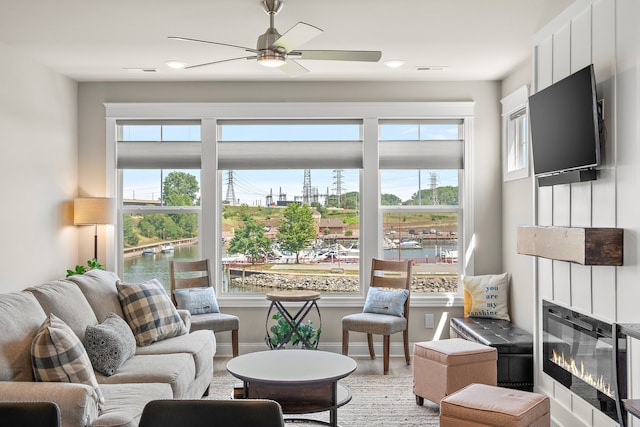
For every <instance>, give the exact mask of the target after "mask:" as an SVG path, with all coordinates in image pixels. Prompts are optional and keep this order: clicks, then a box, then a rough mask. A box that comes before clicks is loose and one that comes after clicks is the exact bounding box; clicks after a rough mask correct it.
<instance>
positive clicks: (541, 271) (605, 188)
mask: <svg viewBox="0 0 640 427" xmlns="http://www.w3.org/2000/svg"><path fill="white" fill-rule="evenodd" d="M639 18H640V13H639V6H638V2H637V0H578V1H576V2H575V3H574V4H573V5H572V6H571V7H570V8H569V9H567V10H566V11H565V12H564V13H563V14H561V15H560V16H558V17H557V18H556V19H555V20H554V21H552V22H551V23H550V24H549V25H547V26H546V27H545V28H543V29H542V30H541V31H540V32H538V33H537V34H536V36H535V37H534V52H533V76H534V78H533V91H532V92H535V91H536V90H540V89H543V88H545V87H547V86H549V85H550V84H552V83H554V82H556V81H558V80H560V79H562V78H564V77H566V76H567V75H569V74H571V73H573V72H575V71H577V70H579V69H581V68H583V67H584V66H586V65H588V64H590V63H593V64H594V67H595V74H596V80H597V92H598V97H599V98H603V99H604V102H605V125H606V128H607V135H606V142H605V144H604V147H603V164H602V166H601V167H600V168H599V176H598V180H597V181H592V182H587V183H574V184H565V185H556V186H552V187H542V188H539V189H537V191H535V190H534V191H535V192H534V193H529V194H533V195H534V196H535V199H534V200H535V207H534V210H533V211H532V212H531V213H530V216H531V218H536V217H537V223H538V224H539V225H555V226H586V227H620V228H623V229H624V233H625V235H624V239H625V245H624V251H625V257H624V266H622V267H587V266H581V265H577V264H570V263H566V262H561V261H550V260H544V259H538V260H537V261H536V264H535V265H536V272H537V283H536V286H537V292H538V294H539V299H538V300H537V301H536V302H537V304H538V306H537V307H535V310H537V311H539V310H540V302H541V299H543V298H544V299H547V300H551V301H555V302H556V303H559V304H561V305H565V306H570V307H573V308H574V309H575V310H577V311H580V312H583V313H585V314H590V315H593V316H594V317H597V318H600V319H602V320H604V321H606V322H614V321H618V322H621V321H623V322H640V312H639V311H638V309H637V304H636V301H637V300H638V298H639V297H640V288H639V287H638V286H637V282H638V277H639V276H638V273H639V272H640V271H639V267H638V239H637V235H638V231H640V212H639V211H640V204H639V203H638V197H637V194H638V183H639V180H640V171H639V169H640V151H639V150H638V141H639V139H638V137H639V136H640V135H639V130H638V114H639V109H638V107H639V105H640V103H639V96H640V92H639V90H638V81H639V79H638V69H639V68H638V56H639V53H640V50H639V47H640V43H639V42H638V30H637V25H638V22H639ZM525 186H526V184H524V185H523V188H522V190H523V191H524V189H525V188H524V187H525ZM534 188H535V187H534ZM519 197H525V196H524V195H519V196H515V195H514V194H513V193H512V192H511V191H510V189H508V190H505V198H504V206H505V213H504V216H505V217H507V218H516V217H518V216H519V215H521V214H519V213H518V212H519V211H518V210H517V208H515V207H514V206H516V205H517V204H518V203H519V202H520V200H521V199H520V198H519ZM525 216H526V214H522V217H523V218H524V217H525ZM511 222H513V221H511ZM506 235H507V233H506V232H505V236H506ZM504 250H505V251H508V250H510V249H509V248H508V244H505V247H504ZM506 259H508V258H506ZM508 264H509V266H510V267H512V268H520V269H521V270H522V272H525V271H528V267H517V266H516V262H515V261H513V259H512V260H511V261H508ZM534 274H535V273H534ZM533 277H534V276H533V275H532V278H533ZM534 326H535V331H536V334H537V337H536V338H537V341H536V353H535V357H536V365H537V366H538V367H541V361H540V358H541V340H540V335H541V331H540V329H541V327H540V324H539V322H538V324H535V325H534ZM639 349H640V348H639ZM632 356H633V358H632V363H631V369H632V371H634V372H635V371H636V370H637V369H638V366H640V365H639V364H638V361H639V360H638V359H640V358H639V357H638V353H637V351H636V352H635V354H634V353H633V352H632ZM635 377H637V375H635ZM637 382H638V380H637V378H636V379H635V380H634V382H633V383H632V386H633V389H635V390H639V389H640V387H638V383H637ZM536 388H537V390H539V391H542V392H544V393H546V394H548V395H549V396H550V397H551V399H552V416H553V418H554V422H555V423H557V424H558V425H566V426H577V425H585V426H607V425H616V423H615V422H614V421H612V420H611V419H610V418H608V417H606V416H605V415H603V414H602V413H600V412H599V411H598V410H595V409H594V408H593V407H592V406H591V405H589V404H588V403H586V402H585V401H583V400H582V399H580V398H578V397H577V396H576V395H573V393H571V392H570V391H569V390H568V389H566V388H564V387H563V386H562V385H560V384H559V383H557V382H555V381H554V380H552V379H551V378H550V377H549V376H547V375H546V374H544V373H542V372H541V369H538V371H537V378H536ZM636 394H637V393H636Z"/></svg>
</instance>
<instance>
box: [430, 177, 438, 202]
mask: <svg viewBox="0 0 640 427" xmlns="http://www.w3.org/2000/svg"><path fill="white" fill-rule="evenodd" d="M438 180H439V177H438V174H437V173H435V172H431V173H430V174H429V189H430V190H431V204H432V205H439V204H440V202H439V201H438Z"/></svg>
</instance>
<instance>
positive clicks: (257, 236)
mask: <svg viewBox="0 0 640 427" xmlns="http://www.w3.org/2000/svg"><path fill="white" fill-rule="evenodd" d="M270 250H271V239H269V238H268V237H265V236H264V226H262V225H260V224H258V223H256V222H255V220H254V219H253V218H251V217H250V216H246V217H245V218H244V227H240V228H238V229H237V230H236V232H235V235H234V236H233V239H231V242H229V252H230V253H238V254H244V255H249V256H250V257H251V263H252V264H253V263H255V261H256V260H257V259H259V258H261V257H263V256H264V255H265V254H266V253H267V252H269V251H270Z"/></svg>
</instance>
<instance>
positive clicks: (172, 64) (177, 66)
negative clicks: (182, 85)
mask: <svg viewBox="0 0 640 427" xmlns="http://www.w3.org/2000/svg"><path fill="white" fill-rule="evenodd" d="M164 65H166V66H167V67H169V68H172V69H174V70H182V69H184V67H186V66H187V64H186V62H182V61H178V60H175V59H170V60H169V61H165V62H164Z"/></svg>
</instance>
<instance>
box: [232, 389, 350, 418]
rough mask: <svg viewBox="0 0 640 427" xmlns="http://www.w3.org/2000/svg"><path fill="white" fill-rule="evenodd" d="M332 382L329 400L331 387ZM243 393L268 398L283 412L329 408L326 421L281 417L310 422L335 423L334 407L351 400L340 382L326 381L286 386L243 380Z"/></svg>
mask: <svg viewBox="0 0 640 427" xmlns="http://www.w3.org/2000/svg"><path fill="white" fill-rule="evenodd" d="M334 385H335V386H336V399H335V402H336V403H333V395H334V393H333V392H332V390H331V389H332V388H333V387H334ZM244 387H245V391H244V395H245V396H247V397H246V398H248V399H271V400H275V401H276V402H278V403H279V404H280V406H281V407H282V413H283V414H285V415H295V414H310V413H316V412H325V411H329V422H326V421H322V420H314V419H311V418H300V417H285V423H312V424H319V425H326V426H331V427H338V408H340V407H341V406H344V405H346V404H347V403H349V402H350V401H351V392H350V391H349V389H348V388H347V387H345V386H343V385H342V384H336V383H331V382H328V383H326V384H321V385H320V386H319V385H318V384H315V385H309V386H300V385H297V386H287V385H274V384H256V383H252V384H246V383H245V385H244Z"/></svg>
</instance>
